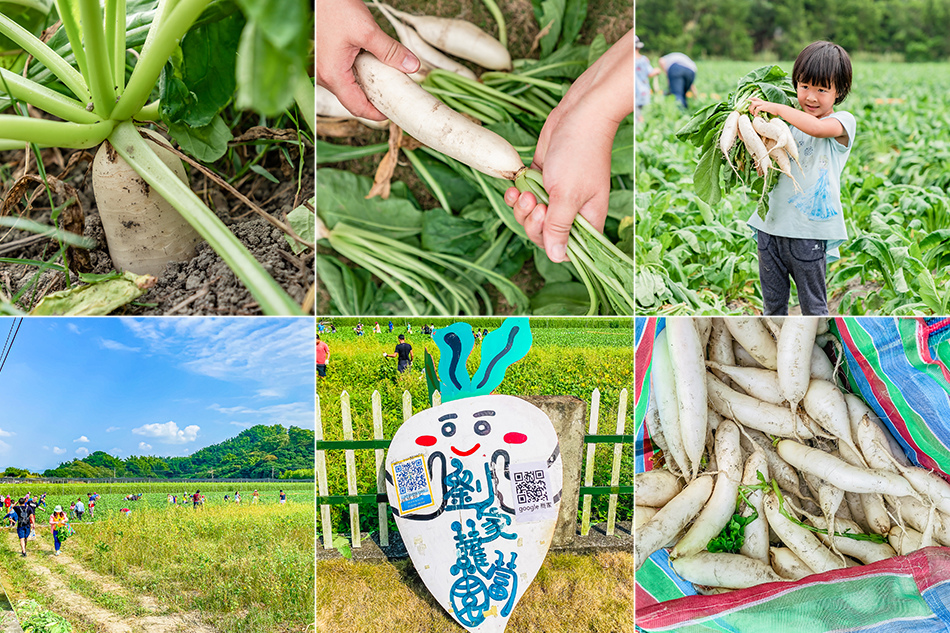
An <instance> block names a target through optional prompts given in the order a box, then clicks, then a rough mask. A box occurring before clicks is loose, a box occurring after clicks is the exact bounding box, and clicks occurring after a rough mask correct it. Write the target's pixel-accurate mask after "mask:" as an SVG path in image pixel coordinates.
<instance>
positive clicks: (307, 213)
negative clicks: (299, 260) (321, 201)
mask: <svg viewBox="0 0 950 633" xmlns="http://www.w3.org/2000/svg"><path fill="white" fill-rule="evenodd" d="M287 222H288V223H289V224H290V228H292V229H293V230H294V233H296V234H297V235H299V236H300V239H302V240H304V241H306V242H311V243H312V242H314V241H316V239H317V223H316V215H315V214H314V211H313V208H312V207H307V205H305V204H302V205H300V206H299V207H297V208H296V209H294V210H293V211H291V212H290V213H288V214H287ZM284 239H286V240H287V243H288V244H290V249H291V250H292V251H293V252H294V255H299V254H300V253H302V252H303V251H305V250H307V247H306V246H304V245H303V244H301V243H300V242H298V241H297V240H295V239H293V238H291V237H290V236H289V235H285V236H284Z"/></svg>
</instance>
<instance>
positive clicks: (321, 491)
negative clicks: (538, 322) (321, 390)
mask: <svg viewBox="0 0 950 633" xmlns="http://www.w3.org/2000/svg"><path fill="white" fill-rule="evenodd" d="M432 400H433V402H432V406H434V407H435V406H438V405H439V404H441V397H440V395H439V392H435V394H434V395H433V398H432ZM371 407H372V414H373V438H374V442H369V441H365V440H364V441H362V442H360V441H354V440H353V418H352V415H351V413H350V395H349V394H348V393H347V392H346V391H343V392H342V393H341V394H340V417H341V420H342V423H343V442H341V443H340V444H341V445H343V446H347V445H353V444H355V445H357V446H352V447H341V448H327V449H320V448H318V449H317V451H316V470H317V494H318V495H319V496H320V497H321V498H326V497H330V496H331V495H330V492H329V486H328V482H327V467H326V455H325V454H326V451H327V450H342V451H343V452H344V459H345V461H346V488H347V491H346V497H349V499H347V500H340V501H335V500H331V502H330V503H323V504H321V505H320V524H321V529H322V532H323V547H324V548H325V549H332V548H333V526H332V522H331V520H330V505H338V504H346V505H349V511H350V535H351V537H350V538H351V546H352V547H361V536H360V528H359V525H360V514H359V504H358V503H357V502H354V500H353V499H352V498H353V497H359V498H360V499H361V500H363V501H364V502H365V501H370V500H373V499H376V498H377V497H378V495H385V494H386V480H385V477H384V476H382V475H381V473H382V472H383V470H384V469H383V463H384V461H385V453H386V451H385V448H381V447H380V445H382V444H386V445H388V441H387V440H386V438H384V437H383V413H382V399H381V398H380V395H379V392H378V391H374V392H373V395H372V399H371ZM589 413H590V417H589V422H588V431H587V432H588V436H596V435H597V428H598V418H599V417H600V389H594V391H593V392H592V393H591V398H590V408H589ZM410 417H412V396H411V395H410V394H409V392H408V391H404V392H403V394H402V419H403V422H405V421H406V420H408V419H409V418H410ZM626 418H627V390H626V389H622V390H621V391H620V396H619V402H618V407H617V424H616V433H615V434H616V435H623V434H624V430H625V424H626ZM316 440H317V442H322V441H323V422H322V417H321V412H320V396H319V395H318V396H317V418H316ZM585 443H587V455H586V462H585V469H584V486H585V487H591V486H593V483H594V460H595V452H596V448H597V443H601V442H590V441H587V440H585ZM606 443H613V444H614V452H613V460H612V462H611V474H610V488H614V489H616V488H617V487H618V486H619V483H620V465H621V456H622V452H623V443H622V442H619V441H618V442H612V441H610V442H606ZM367 444H374V446H372V447H371V446H366V445H367ZM318 446H319V444H318ZM357 450H373V451H375V456H376V473H377V477H376V482H377V483H376V495H372V494H371V493H367V494H362V495H361V494H360V493H359V492H358V491H357V489H356V485H357V484H356V482H357V479H356V455H355V451H357ZM337 497H338V498H341V497H342V496H340V495H337ZM592 499H593V495H592V494H584V495H583V509H582V514H581V535H584V536H586V535H587V533H588V532H589V531H590V514H591V502H592ZM618 502H619V494H618V493H616V492H613V493H611V494H610V500H609V502H608V506H607V526H606V533H607V534H608V535H612V534H613V533H614V531H615V527H616V518H617V504H618ZM377 505H378V509H379V542H380V545H383V546H387V545H389V526H388V523H387V512H388V510H387V505H388V504H387V503H385V502H382V501H379V502H378V503H377Z"/></svg>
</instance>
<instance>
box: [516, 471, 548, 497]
mask: <svg viewBox="0 0 950 633" xmlns="http://www.w3.org/2000/svg"><path fill="white" fill-rule="evenodd" d="M515 495H516V498H517V500H518V503H537V502H541V501H544V502H546V501H547V500H548V486H547V481H546V480H545V478H544V471H543V470H529V471H524V472H516V473H515Z"/></svg>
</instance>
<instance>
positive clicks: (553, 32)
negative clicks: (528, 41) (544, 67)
mask: <svg viewBox="0 0 950 633" xmlns="http://www.w3.org/2000/svg"><path fill="white" fill-rule="evenodd" d="M566 8H567V0H542V2H541V10H542V14H541V18H540V19H539V20H538V25H539V26H540V27H541V30H542V31H543V32H545V35H543V36H542V37H541V59H544V58H546V57H547V56H548V55H550V54H551V52H552V51H554V49H556V48H557V42H558V40H559V39H560V37H561V28H562V25H563V23H564V10H565V9H566Z"/></svg>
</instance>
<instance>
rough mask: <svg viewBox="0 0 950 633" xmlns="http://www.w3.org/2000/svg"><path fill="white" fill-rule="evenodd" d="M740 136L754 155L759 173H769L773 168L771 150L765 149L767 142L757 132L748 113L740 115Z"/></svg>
mask: <svg viewBox="0 0 950 633" xmlns="http://www.w3.org/2000/svg"><path fill="white" fill-rule="evenodd" d="M739 136H740V137H741V138H742V142H743V143H744V144H745V148H746V149H747V150H748V151H749V155H750V156H752V160H753V162H754V163H755V169H756V171H757V172H758V174H759V175H760V176H762V175H764V174H766V173H768V171H769V169H771V168H772V161H771V160H769V152H768V150H767V149H765V143H763V142H762V139H761V138H759V135H758V134H756V132H755V129H754V128H753V127H752V121H750V120H749V116H748V115H746V114H740V115H739Z"/></svg>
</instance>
